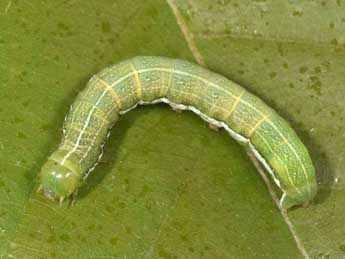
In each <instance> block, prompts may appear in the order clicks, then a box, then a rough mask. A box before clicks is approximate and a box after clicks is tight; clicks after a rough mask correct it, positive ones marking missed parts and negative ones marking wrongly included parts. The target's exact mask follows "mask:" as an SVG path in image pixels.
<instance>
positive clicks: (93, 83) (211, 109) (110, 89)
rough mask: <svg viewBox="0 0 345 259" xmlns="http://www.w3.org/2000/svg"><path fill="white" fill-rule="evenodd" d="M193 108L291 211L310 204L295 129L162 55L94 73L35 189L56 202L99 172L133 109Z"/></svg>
mask: <svg viewBox="0 0 345 259" xmlns="http://www.w3.org/2000/svg"><path fill="white" fill-rule="evenodd" d="M155 103H166V104H169V105H170V106H172V107H173V108H174V109H181V110H190V111H192V112H194V113H195V114H197V115H199V116H200V117H201V118H202V119H204V120H205V121H207V122H209V123H210V124H212V125H215V126H217V127H222V128H224V129H225V130H226V131H227V132H228V133H229V134H230V135H231V136H232V137H233V138H234V139H235V140H237V141H238V142H240V143H242V144H245V145H246V146H247V147H248V149H249V150H250V151H251V152H253V154H254V155H255V157H256V158H257V159H258V160H259V161H260V162H261V163H262V165H263V166H264V167H265V169H266V170H267V172H268V173H269V174H270V175H271V177H272V179H273V181H274V182H275V184H276V185H277V186H278V187H279V188H280V190H281V192H282V195H281V198H280V201H279V205H280V206H281V208H283V209H288V208H290V207H292V206H295V205H300V204H303V203H307V202H309V201H311V200H312V198H313V197H314V196H315V194H316V191H317V184H316V179H315V169H314V166H313V164H312V160H311V158H310V155H309V153H308V151H307V149H306V147H305V146H304V145H303V144H302V142H301V141H300V139H299V138H298V137H297V135H296V133H295V132H294V130H293V129H292V128H291V127H290V126H289V125H288V123H287V122H286V121H285V120H284V119H283V118H282V117H280V116H279V115H278V114H277V113H276V112H275V111H274V110H273V109H272V108H270V107H268V106H267V105H266V104H265V103H264V102H263V101H262V100H261V99H259V98H258V97H256V96H254V95H253V94H251V93H249V92H248V91H246V90H245V89H244V88H242V87H241V86H239V85H238V84H236V83H234V82H232V81H230V80H229V79H227V78H225V77H223V76H221V75H219V74H216V73H214V72H211V71H209V70H207V69H206V68H203V67H201V66H199V65H196V64H193V63H190V62H187V61H183V60H178V59H171V58H166V57H150V56H143V57H140V56H139V57H134V58H131V59H128V60H125V61H122V62H120V63H118V64H116V65H112V66H109V67H107V68H105V69H103V70H101V71H100V72H99V73H98V74H96V75H94V76H93V77H92V78H91V79H90V80H89V82H88V83H87V86H86V88H85V89H84V90H82V91H81V92H80V93H79V94H78V96H77V98H76V100H75V102H74V103H73V104H72V105H71V108H70V112H69V114H68V115H67V116H66V117H65V121H64V127H63V137H62V141H61V143H60V146H59V147H58V149H57V150H56V151H55V152H53V153H52V154H51V155H50V156H49V158H48V160H47V162H46V163H45V164H44V165H43V167H42V169H41V171H40V174H39V181H40V187H39V190H43V193H44V195H45V196H46V197H48V198H50V199H54V200H56V199H58V200H60V203H62V201H63V200H64V199H65V198H66V197H69V196H71V195H72V194H74V193H76V190H77V189H78V188H79V187H80V186H81V185H82V182H83V180H84V179H86V177H87V176H88V175H89V173H90V172H91V171H92V170H93V169H94V168H95V167H96V165H97V163H98V162H99V161H100V159H101V156H102V153H103V145H104V143H105V141H106V139H107V136H109V132H110V129H111V127H112V126H113V124H114V123H115V122H116V121H117V120H118V119H119V117H120V116H121V115H123V114H125V113H127V112H128V111H130V110H132V109H134V108H135V107H136V106H137V105H143V104H155Z"/></svg>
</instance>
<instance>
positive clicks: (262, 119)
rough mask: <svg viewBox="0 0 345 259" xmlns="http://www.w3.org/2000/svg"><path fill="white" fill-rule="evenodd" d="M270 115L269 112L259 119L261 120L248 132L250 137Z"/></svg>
mask: <svg viewBox="0 0 345 259" xmlns="http://www.w3.org/2000/svg"><path fill="white" fill-rule="evenodd" d="M269 116H270V115H269V114H266V115H265V116H263V117H262V118H261V120H259V121H258V122H257V123H256V124H255V125H254V127H253V128H251V130H250V131H249V133H248V138H250V137H251V136H252V135H253V133H254V132H255V130H256V129H257V128H258V127H260V125H261V124H262V123H263V122H264V121H265V120H266V119H267V118H268V117H269Z"/></svg>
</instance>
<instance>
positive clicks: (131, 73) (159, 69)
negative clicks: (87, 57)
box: [111, 68, 307, 178]
mask: <svg viewBox="0 0 345 259" xmlns="http://www.w3.org/2000/svg"><path fill="white" fill-rule="evenodd" d="M151 71H165V72H170V73H172V72H174V73H176V74H180V75H185V76H189V77H192V78H196V79H198V80H200V81H202V82H204V83H206V84H208V85H211V86H213V87H214V88H216V89H218V90H221V91H224V92H225V93H227V94H229V95H230V96H231V97H233V98H238V97H237V96H235V95H234V94H233V93H231V92H230V91H228V90H226V89H224V88H222V87H220V86H219V85H217V84H215V83H213V82H211V81H209V80H207V79H205V78H203V77H200V76H197V75H193V74H191V73H188V72H184V71H180V70H176V69H168V68H147V69H141V70H137V73H145V72H151ZM133 74H134V72H130V73H128V74H127V75H125V76H123V77H121V78H119V79H118V80H116V81H115V82H114V83H113V84H112V85H111V86H112V87H113V86H115V85H116V84H118V83H120V82H122V81H123V80H125V79H127V78H128V77H129V76H132V75H133ZM240 102H241V103H243V104H245V105H247V106H248V107H249V108H251V109H252V110H254V111H256V112H257V113H258V114H260V115H261V116H265V114H263V113H262V112H261V111H259V110H258V109H257V108H255V107H254V106H253V105H251V104H250V103H248V102H247V101H245V100H243V99H240ZM266 121H267V122H268V123H269V124H270V125H271V126H272V128H273V129H274V130H275V131H276V132H277V133H278V134H279V135H280V137H281V138H282V139H285V137H284V135H283V134H282V133H281V132H280V131H279V129H278V128H277V127H276V126H275V125H274V123H273V122H272V121H271V120H269V119H267V120H266ZM287 145H288V147H289V148H290V149H291V151H292V152H293V153H294V155H295V156H296V158H297V159H298V160H299V162H300V164H301V166H302V168H303V171H304V176H305V177H306V178H307V171H306V169H305V166H304V165H303V163H302V160H301V158H300V157H299V155H298V154H297V152H296V150H295V149H294V148H293V147H292V146H291V144H290V143H287Z"/></svg>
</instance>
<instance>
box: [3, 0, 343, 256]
mask: <svg viewBox="0 0 345 259" xmlns="http://www.w3.org/2000/svg"><path fill="white" fill-rule="evenodd" d="M343 8H344V6H342V2H341V1H337V2H329V1H324V2H320V1H318V2H316V1H313V2H312V1H299V2H297V1H296V2H292V1H289V2H286V1H268V0H267V1H265V0H257V1H248V2H247V1H238V2H235V1H224V0H222V1H206V0H203V1H177V2H175V1H172V0H171V1H169V2H164V1H154V0H149V1H139V0H135V1H118V0H115V1H114V0H112V1H110V0H99V1H95V0H92V1H80V0H70V1H62V0H61V1H46V0H43V1H38V0H33V1H30V2H29V1H15V0H10V1H2V2H1V3H0V29H1V33H0V101H1V104H2V106H1V107H0V123H1V127H0V161H1V163H0V258H145V257H146V258H201V257H205V258H301V257H303V252H302V251H301V249H300V247H301V246H302V247H304V248H305V251H306V253H307V254H309V256H310V257H313V258H314V257H320V258H327V257H330V258H339V257H343V256H344V250H345V249H344V245H345V240H344V231H343V230H342V226H341V224H342V223H343V219H342V217H341V216H342V215H343V209H342V206H341V205H340V204H342V200H343V199H344V198H343V196H344V195H343V192H344V186H343V182H342V181H341V179H342V174H343V172H342V171H343V170H342V168H343V166H344V162H343V159H342V157H343V156H344V149H343V148H342V145H341V143H342V140H344V134H343V132H344V123H343V117H344V112H343V110H344V109H343V108H344V102H343V96H344V90H343V87H342V85H343V83H344V82H345V78H344V73H343V71H342V67H343V62H344V61H343V60H344V59H343V58H342V57H343V55H344V42H343V40H344V39H343V38H342V37H341V35H343V34H344V33H343V32H344V25H345V16H344V17H342V16H343V13H344V12H343ZM136 55H161V56H169V57H176V58H181V59H188V60H191V61H194V62H195V61H199V62H201V63H202V62H204V64H205V65H206V66H207V67H208V68H210V69H212V70H214V71H216V72H218V73H221V74H223V75H226V76H227V77H229V78H230V79H232V80H234V81H236V82H238V83H240V84H241V85H243V86H244V87H246V88H247V89H248V90H250V91H251V92H253V93H255V94H257V95H258V96H260V97H262V98H263V99H264V100H265V101H266V102H267V103H268V104H269V105H271V106H272V107H274V108H275V109H276V110H277V111H278V112H279V113H280V114H281V115H282V116H283V117H285V118H287V119H288V120H289V121H290V122H291V124H292V125H293V127H294V128H295V129H296V130H297V132H298V134H299V135H300V136H301V138H302V140H303V141H304V142H305V143H306V145H307V147H308V149H309V150H310V151H311V154H312V157H313V160H314V162H315V165H316V168H317V171H318V178H319V181H320V191H319V194H318V196H317V197H316V199H315V201H314V202H313V203H312V204H311V205H310V206H309V207H308V208H298V209H295V210H293V211H291V212H289V214H288V217H289V220H290V221H291V222H292V227H293V229H295V231H296V233H295V236H294V235H292V234H291V231H290V230H291V226H290V228H289V226H288V225H287V224H286V218H284V217H282V215H281V213H280V211H279V210H278V209H277V207H276V206H275V205H274V202H272V199H271V196H270V194H269V191H268V190H267V187H266V185H265V184H264V182H263V181H262V179H261V177H260V176H259V174H257V172H256V169H255V167H254V166H253V165H252V163H251V162H250V160H249V159H248V157H247V156H246V153H245V151H244V150H243V148H241V147H240V146H239V145H238V144H237V143H236V142H235V141H233V140H232V139H231V138H230V137H229V136H228V135H227V134H226V132H224V131H220V132H219V133H217V132H213V131H210V130H209V129H208V128H207V126H206V124H205V123H204V122H203V121H202V120H200V119H199V118H198V117H196V116H195V115H194V114H192V113H190V112H184V113H183V114H177V113H174V112H172V111H171V110H170V109H169V108H168V107H166V106H164V105H156V106H154V107H153V106H152V107H140V108H137V109H136V110H134V111H132V112H131V113H129V114H128V115H126V116H123V117H122V118H121V120H120V121H119V123H118V124H117V125H116V126H115V127H114V128H113V130H112V132H111V138H110V140H109V142H108V143H107V145H106V149H105V154H104V157H103V159H102V163H101V164H99V166H98V167H97V169H96V170H95V171H94V172H93V173H92V174H91V176H90V177H89V178H88V179H87V184H86V185H85V186H84V187H83V188H82V189H81V190H80V192H79V194H78V196H77V200H76V203H75V205H74V206H68V205H67V204H65V205H64V206H63V207H62V208H60V207H59V206H58V204H56V203H53V202H51V201H49V200H46V199H45V198H44V197H42V195H40V194H36V192H35V188H36V187H37V182H36V175H37V174H38V172H39V170H40V167H41V165H42V164H43V163H44V161H45V159H46V158H47V156H48V155H49V154H50V153H51V152H53V151H54V150H55V149H56V147H57V145H58V143H59V140H60V137H61V134H60V130H61V126H62V122H63V119H64V116H65V115H66V113H67V112H68V110H69V105H70V104H71V103H72V102H73V100H74V98H75V96H76V95H77V93H78V91H79V90H81V89H82V88H83V87H84V85H85V84H86V82H87V80H88V79H89V78H90V77H91V75H92V74H94V73H96V72H97V71H98V70H100V69H101V68H103V67H105V66H106V65H108V64H112V63H116V62H119V61H121V60H123V59H126V58H129V57H132V56H136ZM296 238H297V239H298V240H299V242H300V244H299V245H300V247H298V246H297V244H296V241H295V239H296Z"/></svg>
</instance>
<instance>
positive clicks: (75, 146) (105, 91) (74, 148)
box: [61, 89, 107, 164]
mask: <svg viewBox="0 0 345 259" xmlns="http://www.w3.org/2000/svg"><path fill="white" fill-rule="evenodd" d="M106 93H107V89H106V90H104V91H103V93H102V95H101V96H100V97H99V98H98V100H97V102H96V104H95V105H94V106H92V109H91V111H90V112H89V114H88V116H87V118H86V121H85V124H84V126H83V128H82V130H81V131H80V133H79V136H78V138H77V141H76V143H75V144H74V147H73V148H72V150H71V151H69V152H68V153H67V154H66V156H65V157H64V158H63V159H62V161H61V164H64V163H65V161H66V160H67V159H68V158H69V156H70V155H71V154H73V153H74V152H75V151H76V150H77V148H78V146H79V144H80V140H81V138H82V136H83V134H84V132H85V130H86V128H87V126H88V125H89V123H90V119H91V116H92V114H93V112H94V111H95V109H96V107H97V105H98V104H99V103H100V102H101V100H102V99H103V97H104V96H105V95H106Z"/></svg>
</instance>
